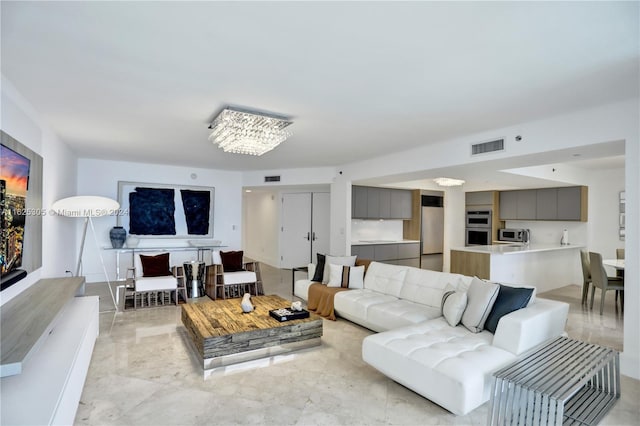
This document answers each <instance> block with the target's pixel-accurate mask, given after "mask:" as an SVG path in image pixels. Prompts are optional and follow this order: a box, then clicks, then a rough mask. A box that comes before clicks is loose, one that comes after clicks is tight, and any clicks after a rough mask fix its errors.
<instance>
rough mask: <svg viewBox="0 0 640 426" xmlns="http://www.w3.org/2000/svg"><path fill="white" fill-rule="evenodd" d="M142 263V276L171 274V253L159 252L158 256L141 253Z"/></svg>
mask: <svg viewBox="0 0 640 426" xmlns="http://www.w3.org/2000/svg"><path fill="white" fill-rule="evenodd" d="M140 263H142V276H144V277H164V276H167V275H172V274H171V268H169V253H163V254H159V255H157V256H145V255H143V254H141V255H140Z"/></svg>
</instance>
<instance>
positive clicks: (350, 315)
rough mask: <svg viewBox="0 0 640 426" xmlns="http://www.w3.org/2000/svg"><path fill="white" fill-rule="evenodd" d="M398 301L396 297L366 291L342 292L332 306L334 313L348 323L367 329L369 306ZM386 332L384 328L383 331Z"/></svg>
mask: <svg viewBox="0 0 640 426" xmlns="http://www.w3.org/2000/svg"><path fill="white" fill-rule="evenodd" d="M396 300H398V298H397V297H393V296H390V295H388V294H383V293H378V292H377V291H372V290H368V289H366V288H365V289H362V290H359V289H355V290H350V291H343V292H341V293H338V294H336V295H335V297H334V300H333V306H334V309H335V311H336V313H337V314H338V315H339V316H341V317H343V318H346V319H348V320H350V321H353V322H356V323H358V324H361V325H364V326H365V327H368V323H366V320H367V311H368V310H369V308H370V307H371V306H374V305H377V304H379V303H388V302H394V301H396ZM384 330H386V328H385V329H384Z"/></svg>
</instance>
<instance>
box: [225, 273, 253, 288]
mask: <svg viewBox="0 0 640 426" xmlns="http://www.w3.org/2000/svg"><path fill="white" fill-rule="evenodd" d="M256 280H257V277H256V273H255V272H253V271H236V272H225V273H224V284H225V285H232V284H246V283H255V282H256Z"/></svg>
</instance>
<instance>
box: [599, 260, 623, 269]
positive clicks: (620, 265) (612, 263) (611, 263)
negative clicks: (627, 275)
mask: <svg viewBox="0 0 640 426" xmlns="http://www.w3.org/2000/svg"><path fill="white" fill-rule="evenodd" d="M602 264H603V265H604V266H611V267H612V268H615V269H617V270H622V271H624V259H604V260H603V261H602Z"/></svg>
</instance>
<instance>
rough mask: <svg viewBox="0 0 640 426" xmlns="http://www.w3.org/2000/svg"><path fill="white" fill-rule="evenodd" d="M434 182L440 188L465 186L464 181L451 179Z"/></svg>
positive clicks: (439, 179)
mask: <svg viewBox="0 0 640 426" xmlns="http://www.w3.org/2000/svg"><path fill="white" fill-rule="evenodd" d="M433 181H434V182H435V183H437V184H438V185H440V186H460V185H462V184H464V181H463V180H462V179H451V178H446V177H439V178H435V179H434V180H433Z"/></svg>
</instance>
